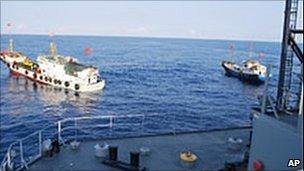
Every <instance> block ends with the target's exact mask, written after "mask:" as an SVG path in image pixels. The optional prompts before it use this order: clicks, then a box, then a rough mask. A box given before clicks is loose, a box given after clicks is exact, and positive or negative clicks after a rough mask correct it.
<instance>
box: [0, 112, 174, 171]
mask: <svg viewBox="0 0 304 171" xmlns="http://www.w3.org/2000/svg"><path fill="white" fill-rule="evenodd" d="M153 116H158V117H159V116H161V115H154V114H152V115H148V116H147V115H140V114H138V115H121V116H120V115H107V116H92V117H87V116H85V117H76V118H67V119H63V120H60V121H58V122H56V123H55V124H53V125H51V126H48V127H46V128H44V129H42V130H39V131H36V132H34V133H32V134H30V135H28V136H27V137H25V138H22V139H20V140H18V141H16V142H14V143H12V144H11V145H10V146H9V148H8V150H7V152H6V154H5V156H4V158H3V161H2V163H1V171H2V170H3V171H4V170H9V169H12V170H21V169H23V168H28V166H29V165H30V164H31V163H33V162H35V161H36V160H37V159H39V158H41V157H42V153H43V150H42V148H43V147H42V144H43V141H45V140H47V139H51V140H54V139H58V140H59V141H60V142H61V143H67V142H69V141H72V140H83V139H85V138H90V139H92V138H93V139H94V138H105V137H107V138H108V137H114V136H115V137H121V136H128V135H132V136H134V135H135V134H136V133H137V134H138V135H143V134H144V132H143V131H144V125H145V123H144V122H145V118H146V117H153ZM127 119H129V122H126V121H124V120H127ZM130 120H132V121H131V122H130ZM119 128H121V130H129V131H127V132H123V133H121V130H120V131H117V132H114V130H113V129H119ZM96 131H97V132H98V131H99V133H96ZM171 131H173V132H172V133H174V131H175V129H172V130H171ZM118 132H120V133H118ZM156 132H157V131H156ZM156 132H155V133H156ZM94 133H95V134H96V135H94ZM152 133H153V132H152ZM114 134H115V135H114ZM150 134H151V132H150ZM92 135H93V137H92ZM94 136H95V137H94Z"/></svg>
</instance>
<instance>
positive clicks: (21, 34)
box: [0, 33, 303, 43]
mask: <svg viewBox="0 0 304 171" xmlns="http://www.w3.org/2000/svg"><path fill="white" fill-rule="evenodd" d="M0 35H3V36H4V35H5V36H9V35H16V36H49V35H48V34H43V33H37V34H35V33H13V34H8V33H0ZM56 36H80V37H125V38H152V39H188V40H211V41H212V40H215V41H244V42H264V43H281V41H278V40H250V39H224V38H223V39H221V38H215V39H212V38H202V37H198V38H195V37H178V36H177V37H173V36H172V37H171V36H141V35H136V36H132V35H95V34H91V35H89V34H55V35H54V36H52V37H56ZM299 43H303V42H299Z"/></svg>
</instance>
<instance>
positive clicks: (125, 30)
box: [1, 1, 303, 41]
mask: <svg viewBox="0 0 304 171" xmlns="http://www.w3.org/2000/svg"><path fill="white" fill-rule="evenodd" d="M302 2H303V1H300V4H302ZM284 4H285V3H284V1H266V2H265V1H215V2H211V1H191V2H186V1H167V2H161V1H142V2H138V1H131V2H122V1H112V2H110V1H90V2H85V1H75V2H71V1H70V2H68V1H65V2H60V1H54V2H34V1H25V2H24V1H23V2H22V1H13V2H9V1H1V33H4V34H7V33H9V32H11V33H17V34H48V33H49V32H55V35H56V34H57V35H59V34H71V35H75V34H77V35H104V36H113V35H115V36H145V37H185V38H204V39H234V40H262V41H281V34H282V33H281V32H282V24H283V13H284ZM302 13H303V6H301V7H300V12H299V14H301V15H300V17H299V19H300V21H298V23H299V24H300V23H302V21H303V14H302ZM7 23H12V26H13V27H11V30H10V31H9V29H8V28H7V27H6V24H7ZM300 26H301V27H303V25H302V24H301V25H300Z"/></svg>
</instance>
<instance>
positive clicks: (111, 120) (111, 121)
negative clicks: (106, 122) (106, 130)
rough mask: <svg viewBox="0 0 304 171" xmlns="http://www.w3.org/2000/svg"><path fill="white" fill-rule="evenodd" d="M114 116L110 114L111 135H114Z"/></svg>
mask: <svg viewBox="0 0 304 171" xmlns="http://www.w3.org/2000/svg"><path fill="white" fill-rule="evenodd" d="M112 127H113V116H110V136H111V137H112V136H113V129H112Z"/></svg>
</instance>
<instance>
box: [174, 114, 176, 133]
mask: <svg viewBox="0 0 304 171" xmlns="http://www.w3.org/2000/svg"><path fill="white" fill-rule="evenodd" d="M173 116H174V120H173V135H175V134H176V132H175V131H176V130H175V125H176V116H175V114H174V115H173Z"/></svg>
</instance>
